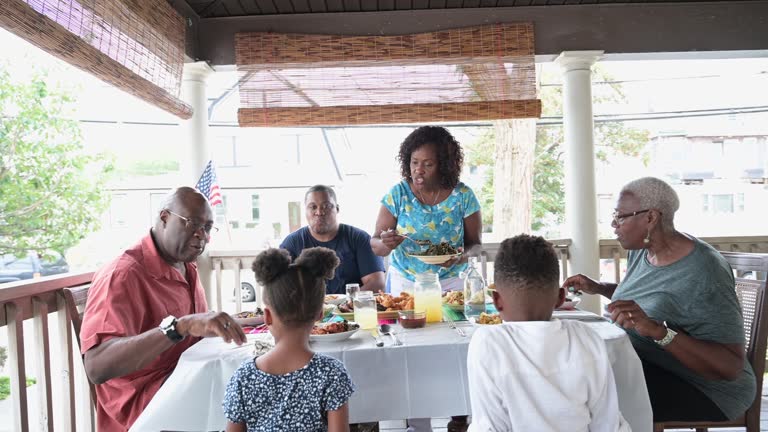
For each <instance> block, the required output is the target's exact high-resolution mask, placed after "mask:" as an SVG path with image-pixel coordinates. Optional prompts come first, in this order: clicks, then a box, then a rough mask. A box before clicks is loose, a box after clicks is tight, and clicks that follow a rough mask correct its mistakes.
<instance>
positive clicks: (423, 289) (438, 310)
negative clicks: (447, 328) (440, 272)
mask: <svg viewBox="0 0 768 432" xmlns="http://www.w3.org/2000/svg"><path fill="white" fill-rule="evenodd" d="M413 291H414V293H413V296H414V303H415V305H414V307H415V308H416V310H420V311H426V312H427V322H428V323H433V322H441V321H442V320H443V297H442V295H443V292H442V289H441V288H440V279H439V278H438V276H437V273H419V274H417V275H416V283H415V284H414V285H413Z"/></svg>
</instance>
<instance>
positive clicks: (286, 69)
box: [235, 23, 541, 127]
mask: <svg viewBox="0 0 768 432" xmlns="http://www.w3.org/2000/svg"><path fill="white" fill-rule="evenodd" d="M235 53H236V62H237V67H238V71H239V72H240V74H241V79H240V85H239V90H240V109H239V110H238V120H239V123H240V126H286V127H287V126H321V125H354V124H388V123H390V124H391V123H425V122H457V121H467V120H494V119H509V118H530V117H539V116H540V115H541V102H540V101H539V100H538V99H537V98H536V73H535V66H534V57H533V54H534V39H533V24H530V23H511V24H496V25H489V26H481V27H468V28H460V29H453V30H446V31H440V32H432V33H421V34H415V35H403V36H335V35H304V34H277V33H238V34H237V35H236V36H235Z"/></svg>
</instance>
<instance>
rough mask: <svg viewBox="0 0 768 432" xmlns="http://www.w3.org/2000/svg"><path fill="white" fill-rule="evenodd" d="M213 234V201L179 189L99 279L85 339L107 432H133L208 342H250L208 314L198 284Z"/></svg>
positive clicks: (230, 322)
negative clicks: (184, 363) (184, 359)
mask: <svg viewBox="0 0 768 432" xmlns="http://www.w3.org/2000/svg"><path fill="white" fill-rule="evenodd" d="M212 229H213V210H212V209H211V206H210V205H209V204H208V200H207V199H206V198H205V196H203V195H202V194H200V193H199V192H198V191H196V190H195V189H192V188H188V187H183V188H179V189H176V190H175V191H174V192H173V193H172V194H171V195H170V196H169V198H168V199H167V200H166V202H165V204H164V206H163V209H162V210H161V211H160V213H159V215H158V218H157V222H156V223H155V225H154V227H152V229H151V230H150V232H149V234H148V235H147V236H146V237H144V238H143V239H142V240H141V241H140V242H139V243H138V244H137V245H135V246H133V247H132V248H130V249H128V250H127V251H125V252H124V253H123V254H122V255H121V256H119V257H118V258H117V259H115V260H114V261H112V262H111V263H110V264H107V265H106V266H104V267H103V268H101V269H100V270H99V271H98V272H97V273H96V275H95V276H94V279H93V283H92V284H91V288H90V290H89V294H88V302H87V304H86V308H85V315H84V317H83V326H82V329H81V330H80V340H81V351H82V353H83V354H84V356H85V371H86V374H87V375H88V378H89V379H90V380H91V381H92V382H93V383H94V384H96V399H97V403H96V409H97V426H98V430H99V431H100V432H112V431H127V430H128V429H129V428H130V427H131V425H132V424H133V422H134V421H135V420H136V418H137V417H138V416H139V414H141V412H142V411H143V410H144V408H145V407H146V406H147V404H148V403H149V401H150V400H151V399H152V397H153V396H154V395H155V393H157V390H158V389H159V388H160V385H162V383H163V382H164V381H165V379H166V378H167V377H168V375H170V374H171V372H173V369H174V367H176V363H177V362H178V360H179V357H180V356H181V353H182V352H184V350H186V349H187V348H189V347H190V346H192V345H193V344H195V343H196V342H197V341H199V340H200V338H201V337H213V336H220V337H222V338H223V339H224V340H226V341H227V342H230V341H235V342H236V343H238V344H242V343H244V342H245V334H243V331H242V329H241V327H240V326H239V325H238V323H237V322H236V321H235V320H234V319H233V318H232V317H230V316H229V315H228V314H226V313H223V312H221V313H216V312H208V305H207V304H206V301H205V294H204V292H203V287H202V285H201V284H200V280H199V279H198V274H197V266H196V265H195V264H194V261H195V260H196V259H197V257H198V256H200V254H201V253H203V250H204V249H205V245H206V243H207V242H208V241H209V240H210V232H211V230H212Z"/></svg>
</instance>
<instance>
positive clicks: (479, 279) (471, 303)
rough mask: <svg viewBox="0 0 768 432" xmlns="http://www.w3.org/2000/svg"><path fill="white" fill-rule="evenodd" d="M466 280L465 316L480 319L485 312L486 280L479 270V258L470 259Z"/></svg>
mask: <svg viewBox="0 0 768 432" xmlns="http://www.w3.org/2000/svg"><path fill="white" fill-rule="evenodd" d="M462 276H463V278H464V315H466V316H467V318H469V317H478V316H480V314H481V313H482V312H485V279H483V275H481V274H480V272H479V271H478V270H477V257H470V258H469V266H468V267H467V271H466V272H462Z"/></svg>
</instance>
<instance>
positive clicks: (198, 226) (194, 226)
mask: <svg viewBox="0 0 768 432" xmlns="http://www.w3.org/2000/svg"><path fill="white" fill-rule="evenodd" d="M165 211H167V212H168V213H170V214H172V215H174V216H176V217H177V218H179V219H181V220H183V221H184V227H185V228H186V229H187V230H190V231H192V232H198V231H200V230H203V231H204V232H205V233H206V234H210V233H212V232H214V233H217V232H219V229H218V228H217V227H215V226H213V224H204V223H197V222H195V221H193V220H192V219H190V218H188V217H184V216H182V215H180V214H178V213H174V212H172V211H170V210H168V209H166V210H165Z"/></svg>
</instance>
